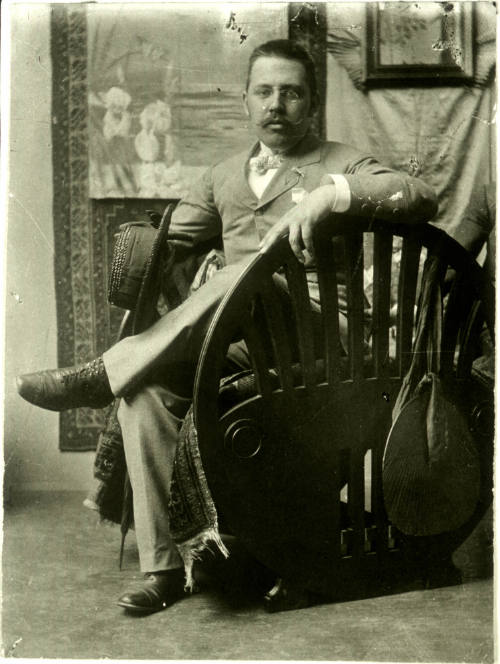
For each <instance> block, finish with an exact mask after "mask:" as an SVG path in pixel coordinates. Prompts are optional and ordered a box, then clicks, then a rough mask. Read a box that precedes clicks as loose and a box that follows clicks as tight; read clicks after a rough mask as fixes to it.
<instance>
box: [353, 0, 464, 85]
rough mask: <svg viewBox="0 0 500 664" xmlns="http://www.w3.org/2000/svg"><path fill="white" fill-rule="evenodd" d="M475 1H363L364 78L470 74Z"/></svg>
mask: <svg viewBox="0 0 500 664" xmlns="http://www.w3.org/2000/svg"><path fill="white" fill-rule="evenodd" d="M473 5H474V3H473V2H455V3H451V2H418V3H416V2H392V1H391V2H373V3H367V4H366V13H367V15H366V39H365V59H364V79H365V83H366V84H370V83H371V84H376V83H377V82H378V81H382V82H383V84H384V85H386V84H387V83H388V82H390V81H396V82H403V81H405V80H408V79H418V80H421V81H424V80H425V81H433V82H443V83H444V82H446V83H449V82H453V81H457V82H463V81H464V80H467V79H472V77H473V74H474V60H473V28H474V25H473Z"/></svg>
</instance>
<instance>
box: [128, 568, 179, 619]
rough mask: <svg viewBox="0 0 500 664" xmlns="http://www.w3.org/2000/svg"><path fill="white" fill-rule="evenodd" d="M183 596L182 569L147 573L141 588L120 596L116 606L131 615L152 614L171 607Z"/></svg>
mask: <svg viewBox="0 0 500 664" xmlns="http://www.w3.org/2000/svg"><path fill="white" fill-rule="evenodd" d="M183 595H185V591H184V570H183V569H172V570H167V571H164V572H149V573H148V574H146V575H145V577H144V583H143V585H142V588H139V589H138V590H133V591H130V592H127V593H125V594H124V595H122V596H121V597H120V599H119V600H118V606H121V607H123V608H124V609H127V611H130V612H132V613H154V612H155V611H161V610H162V609H166V608H167V607H169V606H171V605H172V604H174V603H175V602H177V601H178V600H180V599H181V598H182V597H183Z"/></svg>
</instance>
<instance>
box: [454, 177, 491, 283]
mask: <svg viewBox="0 0 500 664" xmlns="http://www.w3.org/2000/svg"><path fill="white" fill-rule="evenodd" d="M495 219H496V182H490V183H489V184H486V185H483V186H482V187H480V188H479V189H478V190H477V191H476V192H475V193H474V195H473V196H472V198H471V200H470V202H469V205H468V206H467V210H466V211H465V215H464V218H463V219H462V221H461V222H460V224H459V225H458V226H457V228H456V229H455V231H454V232H453V237H454V238H455V240H457V242H460V244H461V245H462V246H463V247H465V248H466V249H468V250H469V251H471V252H472V253H473V254H474V256H477V255H478V254H479V252H480V251H481V249H482V248H483V246H484V244H485V243H487V255H486V261H485V269H486V270H487V271H488V274H490V275H491V278H492V281H493V282H494V281H495V254H496V251H495V235H496V233H495Z"/></svg>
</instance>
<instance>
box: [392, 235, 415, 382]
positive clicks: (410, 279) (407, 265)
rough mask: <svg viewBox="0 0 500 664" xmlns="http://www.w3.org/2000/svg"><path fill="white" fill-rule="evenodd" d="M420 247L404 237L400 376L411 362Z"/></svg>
mask: <svg viewBox="0 0 500 664" xmlns="http://www.w3.org/2000/svg"><path fill="white" fill-rule="evenodd" d="M420 249H421V248H420V245H419V244H418V243H417V242H415V240H413V239H412V238H404V240H403V247H402V252H401V267H400V272H399V285H398V312H397V338H396V356H397V361H398V370H399V375H400V376H404V375H405V374H406V372H407V371H408V369H409V367H410V363H411V348H412V341H413V321H414V308H415V295H416V292H417V280H418V270H419V263H420Z"/></svg>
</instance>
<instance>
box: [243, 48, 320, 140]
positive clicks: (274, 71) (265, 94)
mask: <svg viewBox="0 0 500 664" xmlns="http://www.w3.org/2000/svg"><path fill="white" fill-rule="evenodd" d="M315 101H316V100H313V99H311V91H310V89H309V85H308V82H307V79H306V71H305V68H304V66H303V65H302V63H300V62H297V61H296V60H287V59H285V58H280V57H273V56H269V57H267V56H265V57H260V58H257V60H255V62H254V64H253V67H252V71H251V74H250V80H249V84H248V90H246V92H244V93H243V104H244V106H245V110H246V113H247V115H248V117H249V118H250V122H251V125H252V127H253V129H254V131H255V133H256V134H257V137H258V138H259V140H260V141H262V142H263V143H264V144H265V145H267V146H268V147H269V148H272V149H273V150H275V151H279V152H282V151H285V150H288V149H290V148H292V147H293V146H294V145H295V144H296V143H298V142H299V141H300V139H301V138H302V137H303V136H305V134H306V133H307V131H308V129H309V125H310V124H311V118H312V114H313V111H314V106H315Z"/></svg>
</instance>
